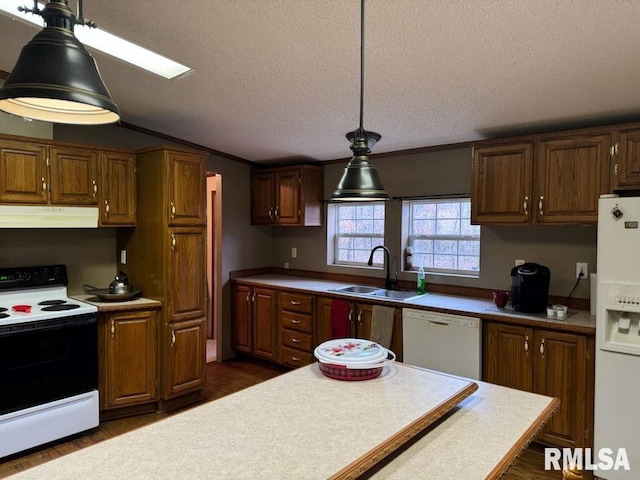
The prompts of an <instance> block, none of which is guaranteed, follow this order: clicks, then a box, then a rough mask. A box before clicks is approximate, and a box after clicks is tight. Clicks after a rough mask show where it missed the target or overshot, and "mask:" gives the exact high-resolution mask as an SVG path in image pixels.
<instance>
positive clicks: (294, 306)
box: [280, 292, 313, 313]
mask: <svg viewBox="0 0 640 480" xmlns="http://www.w3.org/2000/svg"><path fill="white" fill-rule="evenodd" d="M280 308H281V309H282V310H288V311H290V312H300V313H313V296H312V295H304V294H301V293H286V292H282V293H280Z"/></svg>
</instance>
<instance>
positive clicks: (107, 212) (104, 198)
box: [99, 152, 136, 226]
mask: <svg viewBox="0 0 640 480" xmlns="http://www.w3.org/2000/svg"><path fill="white" fill-rule="evenodd" d="M99 193H100V194H99V199H100V202H99V205H100V225H103V226H133V225H135V224H136V157H135V155H129V154H124V153H106V152H101V153H100V191H99Z"/></svg>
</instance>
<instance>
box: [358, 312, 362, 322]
mask: <svg viewBox="0 0 640 480" xmlns="http://www.w3.org/2000/svg"><path fill="white" fill-rule="evenodd" d="M358 323H359V324H360V325H362V310H360V311H359V312H358Z"/></svg>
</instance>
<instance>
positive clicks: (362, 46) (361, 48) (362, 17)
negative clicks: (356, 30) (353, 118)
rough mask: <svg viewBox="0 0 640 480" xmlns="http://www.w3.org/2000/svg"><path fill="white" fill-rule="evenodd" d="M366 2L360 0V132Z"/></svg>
mask: <svg viewBox="0 0 640 480" xmlns="http://www.w3.org/2000/svg"><path fill="white" fill-rule="evenodd" d="M364 2H365V0H361V2H360V5H361V7H360V133H361V134H363V132H364V125H363V119H362V118H363V112H364Z"/></svg>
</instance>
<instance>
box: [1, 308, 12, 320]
mask: <svg viewBox="0 0 640 480" xmlns="http://www.w3.org/2000/svg"><path fill="white" fill-rule="evenodd" d="M4 310H6V308H5V309H4ZM10 316H11V315H9V314H8V313H0V319H3V318H9V317H10Z"/></svg>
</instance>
